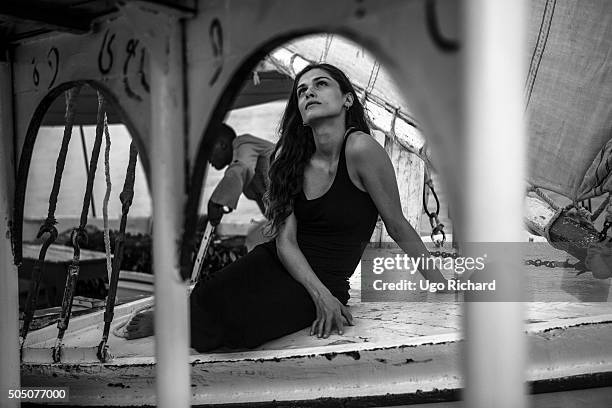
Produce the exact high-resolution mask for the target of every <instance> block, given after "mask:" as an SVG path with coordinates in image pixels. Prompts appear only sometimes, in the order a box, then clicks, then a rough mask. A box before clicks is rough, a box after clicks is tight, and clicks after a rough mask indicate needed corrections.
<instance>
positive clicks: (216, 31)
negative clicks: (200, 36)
mask: <svg viewBox="0 0 612 408" xmlns="http://www.w3.org/2000/svg"><path fill="white" fill-rule="evenodd" d="M208 36H209V38H210V45H211V47H212V51H213V56H214V57H215V63H214V64H215V68H214V72H213V74H212V76H211V77H210V80H209V81H208V85H209V86H213V85H214V84H215V82H217V79H219V75H220V74H221V71H223V28H222V27H221V22H220V21H219V19H218V18H215V19H213V21H212V22H211V23H210V27H209V29H208Z"/></svg>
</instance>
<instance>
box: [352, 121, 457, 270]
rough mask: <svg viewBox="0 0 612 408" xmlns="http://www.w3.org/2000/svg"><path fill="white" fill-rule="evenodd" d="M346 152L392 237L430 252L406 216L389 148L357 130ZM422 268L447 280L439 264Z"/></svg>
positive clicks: (416, 252)
mask: <svg viewBox="0 0 612 408" xmlns="http://www.w3.org/2000/svg"><path fill="white" fill-rule="evenodd" d="M346 155H347V160H350V163H351V166H352V167H353V168H354V169H356V171H357V175H358V177H359V181H360V182H361V184H362V185H363V187H364V188H365V190H366V191H367V192H368V193H369V194H370V197H372V200H373V201H374V204H375V205H376V208H377V209H378V212H379V214H380V216H381V217H382V219H383V221H384V223H385V227H386V228H387V232H388V233H389V235H390V236H391V238H393V240H394V241H395V242H396V243H397V244H398V245H399V246H400V248H402V249H403V250H404V252H406V253H407V254H409V255H410V256H414V257H417V256H420V255H423V256H429V251H428V250H427V248H426V247H425V244H423V241H422V240H421V237H420V236H419V234H418V233H417V232H416V231H415V230H414V228H413V227H412V225H410V223H409V222H408V221H407V220H406V218H405V217H404V214H403V212H402V206H401V202H400V197H399V191H398V188H397V180H396V178H395V171H394V170H393V166H392V164H391V160H390V159H389V156H388V155H387V153H386V152H385V150H384V149H383V148H382V147H381V146H380V145H379V144H378V142H376V140H374V139H373V138H372V137H371V136H370V135H367V134H365V133H357V134H355V135H353V136H351V138H350V139H349V142H348V144H347V150H346ZM419 270H420V272H421V274H422V275H423V276H424V277H425V278H426V279H428V280H430V281H432V282H445V281H446V279H445V278H444V276H443V275H442V274H441V273H440V271H439V270H438V269H437V268H431V269H425V268H420V269H419Z"/></svg>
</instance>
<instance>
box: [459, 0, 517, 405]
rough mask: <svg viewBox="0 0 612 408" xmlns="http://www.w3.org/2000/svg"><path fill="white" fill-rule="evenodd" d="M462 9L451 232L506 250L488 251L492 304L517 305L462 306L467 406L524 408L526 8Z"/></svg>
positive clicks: (477, 0)
mask: <svg viewBox="0 0 612 408" xmlns="http://www.w3.org/2000/svg"><path fill="white" fill-rule="evenodd" d="M465 6H466V7H465V10H464V13H465V14H464V21H463V25H464V27H465V29H466V39H465V66H464V75H465V77H464V78H465V95H464V98H465V99H464V105H465V106H466V111H465V112H466V117H465V127H464V129H463V140H464V142H465V146H466V149H465V150H464V154H463V155H462V159H463V162H464V167H465V170H464V172H463V173H462V174H463V178H464V179H465V183H464V184H463V186H462V187H464V191H463V194H462V196H461V207H462V208H463V211H462V214H461V215H462V216H461V218H460V220H459V226H458V227H457V229H456V233H459V234H461V235H462V237H463V239H464V241H465V242H474V243H486V242H506V243H509V245H505V246H502V245H498V246H497V248H498V250H497V251H494V252H495V253H491V252H492V251H489V253H488V262H490V265H491V266H489V268H488V270H490V272H491V274H492V277H494V278H495V279H496V280H497V284H498V285H499V287H500V289H501V290H498V293H497V296H496V297H497V299H506V300H515V302H512V301H511V302H490V303H482V302H471V303H467V304H466V320H465V326H466V327H465V328H466V338H467V342H466V351H467V361H466V365H465V369H466V370H465V375H466V388H467V391H466V394H465V397H466V406H469V407H474V408H484V407H487V408H488V407H493V406H494V407H501V408H504V407H507V408H520V407H524V406H525V405H526V397H525V386H524V380H525V378H524V370H525V363H526V343H525V338H524V334H523V330H522V329H523V308H522V303H520V302H518V301H516V300H519V299H520V295H521V287H520V285H519V284H518V283H517V282H520V277H521V276H522V265H521V264H520V263H521V257H520V251H519V250H518V245H512V243H513V242H514V243H516V242H519V241H520V240H521V225H522V215H523V197H524V188H525V187H524V180H525V174H526V173H525V156H526V150H525V142H524V141H525V125H524V120H523V112H524V105H523V97H522V89H523V85H524V74H523V70H524V68H525V64H524V61H523V56H524V55H525V53H524V46H525V44H524V42H525V28H526V27H525V26H526V23H525V19H526V15H525V14H526V9H525V2H524V1H521V0H517V1H512V2H507V1H502V0H498V1H491V0H470V1H468V2H466V4H465ZM466 247H467V245H466ZM478 248H479V245H475V246H474V251H476V252H478ZM480 248H482V246H480ZM489 249H490V248H489ZM468 255H475V254H474V253H471V254H470V253H469V252H468ZM481 255H482V254H481ZM493 262H495V264H493ZM502 296H503V297H502Z"/></svg>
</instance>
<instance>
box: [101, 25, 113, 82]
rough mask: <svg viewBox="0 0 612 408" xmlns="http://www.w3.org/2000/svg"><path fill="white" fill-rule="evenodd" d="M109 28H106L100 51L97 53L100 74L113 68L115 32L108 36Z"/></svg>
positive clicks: (104, 73)
mask: <svg viewBox="0 0 612 408" xmlns="http://www.w3.org/2000/svg"><path fill="white" fill-rule="evenodd" d="M109 31H110V30H106V32H105V33H104V39H103V40H102V46H101V47H100V52H99V53H98V69H99V70H100V72H101V73H102V75H106V74H108V73H109V72H110V71H111V69H112V68H113V48H112V47H113V40H114V39H115V34H114V33H113V34H112V35H111V36H110V39H109V38H108V34H109Z"/></svg>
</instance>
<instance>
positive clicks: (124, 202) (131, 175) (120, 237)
mask: <svg viewBox="0 0 612 408" xmlns="http://www.w3.org/2000/svg"><path fill="white" fill-rule="evenodd" d="M137 159H138V149H137V148H136V145H135V144H134V142H133V141H132V143H130V159H129V162H128V167H127V171H126V175H125V181H124V184H123V191H122V192H121V194H120V195H119V199H120V200H121V223H120V225H119V233H118V234H117V236H116V237H115V256H114V258H113V266H112V274H111V278H110V282H109V289H108V296H107V298H106V309H105V311H104V331H103V332H102V340H101V341H100V344H99V345H98V353H97V355H98V358H99V359H100V361H102V362H105V361H106V360H107V359H108V345H107V342H108V334H109V332H110V325H111V323H112V321H113V317H114V308H115V297H116V294H117V285H118V283H119V270H120V267H121V261H122V260H123V248H124V242H125V228H126V225H127V216H128V213H129V211H130V206H131V205H132V201H133V199H134V182H135V180H136V162H137ZM128 321H129V320H128ZM117 330H118V328H116V329H115V330H114V331H113V333H115V334H117V333H116V332H117Z"/></svg>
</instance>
